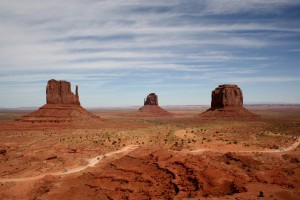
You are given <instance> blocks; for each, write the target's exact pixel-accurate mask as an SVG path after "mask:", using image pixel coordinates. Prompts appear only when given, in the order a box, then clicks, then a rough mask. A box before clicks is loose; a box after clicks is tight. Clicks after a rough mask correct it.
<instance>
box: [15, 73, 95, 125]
mask: <svg viewBox="0 0 300 200" xmlns="http://www.w3.org/2000/svg"><path fill="white" fill-rule="evenodd" d="M46 100H47V103H46V104H45V105H44V106H42V107H40V108H39V109H38V110H36V111H34V112H32V113H30V114H28V115H24V116H22V118H21V119H20V121H23V122H32V123H36V122H40V123H49V122H51V123H52V122H54V123H73V122H76V123H77V124H79V123H81V124H84V123H85V122H89V123H94V122H97V121H98V120H99V119H100V117H99V116H97V115H94V114H92V113H90V112H88V111H86V110H85V109H84V108H82V107H81V105H80V102H79V95H78V86H76V93H75V94H73V93H72V91H71V84H70V83H69V82H67V81H56V80H54V79H51V80H49V81H48V84H47V87H46Z"/></svg>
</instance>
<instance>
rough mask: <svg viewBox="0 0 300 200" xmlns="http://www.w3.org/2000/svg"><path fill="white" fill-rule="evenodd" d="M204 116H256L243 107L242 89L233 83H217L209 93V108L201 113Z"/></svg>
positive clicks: (233, 117)
mask: <svg viewBox="0 0 300 200" xmlns="http://www.w3.org/2000/svg"><path fill="white" fill-rule="evenodd" d="M201 117H204V118H224V119H226V118H229V119H230V118H232V119H237V118H240V119H242V118H256V117H257V116H256V115H254V114H253V113H251V112H250V111H248V110H247V109H246V108H244V107H243V93H242V90H241V89H240V88H239V87H238V86H237V85H233V84H224V85H219V87H217V88H216V89H215V90H213V91H212V94H211V108H210V109H208V110H207V111H205V112H204V113H201Z"/></svg>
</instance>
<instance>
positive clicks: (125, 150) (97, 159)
mask: <svg viewBox="0 0 300 200" xmlns="http://www.w3.org/2000/svg"><path fill="white" fill-rule="evenodd" d="M138 147H139V146H138V145H129V146H126V147H124V148H122V149H120V150H117V151H113V152H109V153H106V154H104V155H99V156H95V157H93V158H90V159H87V161H88V164H87V165H85V166H81V167H76V168H72V169H64V170H63V171H61V172H54V173H44V174H41V175H38V176H29V177H20V178H5V179H0V183H5V182H12V181H13V182H22V181H30V180H36V179H40V178H43V177H45V176H47V175H52V176H61V175H66V174H72V173H76V172H80V171H83V170H85V169H86V168H88V167H94V166H95V165H96V164H98V163H99V162H100V161H101V160H102V159H103V158H104V157H109V156H112V155H114V154H119V153H126V154H127V153H129V152H131V151H133V150H135V149H137V148H138Z"/></svg>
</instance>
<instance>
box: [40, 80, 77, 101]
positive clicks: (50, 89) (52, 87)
mask: <svg viewBox="0 0 300 200" xmlns="http://www.w3.org/2000/svg"><path fill="white" fill-rule="evenodd" d="M46 102H47V104H76V105H80V102H79V95H78V86H77V85H76V93H75V94H74V93H73V92H72V91H71V84H70V82H67V81H57V80H54V79H51V80H49V81H48V84H47V88H46Z"/></svg>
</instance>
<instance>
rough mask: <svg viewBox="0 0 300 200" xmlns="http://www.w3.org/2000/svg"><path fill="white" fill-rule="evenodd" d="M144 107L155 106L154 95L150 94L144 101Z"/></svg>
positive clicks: (155, 96)
mask: <svg viewBox="0 0 300 200" xmlns="http://www.w3.org/2000/svg"><path fill="white" fill-rule="evenodd" d="M144 105H157V106H158V96H157V95H156V94H155V93H150V94H149V95H148V96H147V98H146V99H144Z"/></svg>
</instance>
